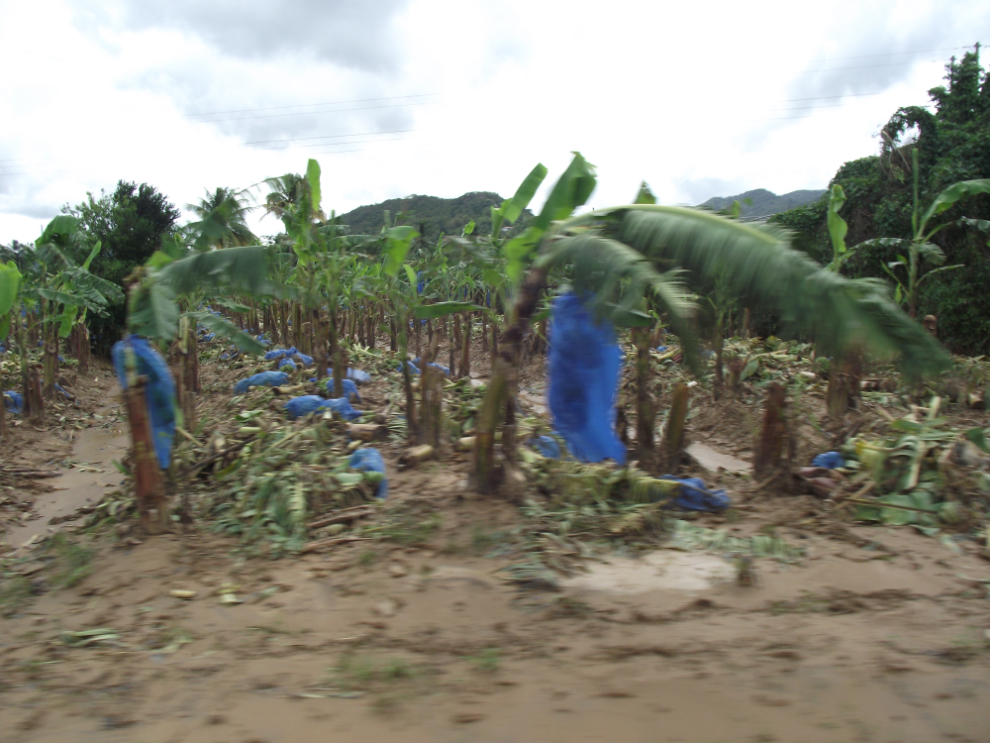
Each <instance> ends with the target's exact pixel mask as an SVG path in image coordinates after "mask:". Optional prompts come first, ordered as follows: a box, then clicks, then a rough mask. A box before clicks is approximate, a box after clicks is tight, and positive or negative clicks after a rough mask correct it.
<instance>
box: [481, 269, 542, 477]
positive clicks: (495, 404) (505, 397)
mask: <svg viewBox="0 0 990 743" xmlns="http://www.w3.org/2000/svg"><path fill="white" fill-rule="evenodd" d="M545 286H546V270H545V269H543V268H536V267H534V268H530V269H529V271H528V272H527V274H526V279H525V280H524V281H523V284H522V286H521V287H520V289H519V295H518V297H517V298H516V303H515V306H514V308H513V311H512V315H511V317H512V318H513V319H512V324H511V325H510V326H509V327H508V328H507V329H506V331H505V333H504V334H503V336H502V343H501V347H494V349H493V369H492V380H491V383H490V384H489V385H488V392H487V393H486V394H485V399H484V401H483V402H482V406H481V411H480V413H479V415H478V425H477V438H476V440H475V469H474V474H473V479H474V485H475V487H476V488H477V490H478V491H479V492H481V493H494V492H496V491H497V490H498V487H499V485H500V475H501V473H500V472H499V469H498V467H497V466H496V461H495V429H496V427H497V425H498V422H499V419H500V418H501V419H504V420H505V422H506V424H507V426H508V430H507V431H503V436H502V453H503V455H504V456H505V457H506V460H507V462H508V463H509V464H510V465H511V464H513V463H514V462H515V455H516V451H515V410H516V402H515V401H516V389H517V387H518V383H519V359H520V354H521V348H522V339H523V336H524V335H525V334H526V329H527V328H528V327H529V323H530V320H531V319H532V317H533V313H534V312H535V311H536V305H537V303H538V302H539V300H540V292H542V291H543V289H544V288H545ZM496 338H497V335H495V333H493V335H492V339H493V341H494V340H495V339H496ZM503 416H504V418H503ZM506 433H508V434H509V435H508V436H506Z"/></svg>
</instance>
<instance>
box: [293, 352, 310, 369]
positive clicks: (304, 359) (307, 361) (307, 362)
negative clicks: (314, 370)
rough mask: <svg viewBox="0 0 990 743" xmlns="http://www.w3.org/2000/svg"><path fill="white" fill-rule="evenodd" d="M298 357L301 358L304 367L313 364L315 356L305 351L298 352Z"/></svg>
mask: <svg viewBox="0 0 990 743" xmlns="http://www.w3.org/2000/svg"><path fill="white" fill-rule="evenodd" d="M296 358H297V359H299V360H300V361H301V362H302V365H303V366H304V367H306V366H312V365H313V357H312V356H307V355H306V354H304V353H297V354H296Z"/></svg>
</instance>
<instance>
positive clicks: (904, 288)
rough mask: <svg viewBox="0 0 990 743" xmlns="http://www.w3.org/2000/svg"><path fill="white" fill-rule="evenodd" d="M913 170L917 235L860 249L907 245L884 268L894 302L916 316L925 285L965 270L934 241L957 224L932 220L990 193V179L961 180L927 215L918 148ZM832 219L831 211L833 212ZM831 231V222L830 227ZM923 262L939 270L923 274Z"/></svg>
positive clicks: (913, 152)
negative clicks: (947, 259)
mask: <svg viewBox="0 0 990 743" xmlns="http://www.w3.org/2000/svg"><path fill="white" fill-rule="evenodd" d="M911 166H912V167H911V170H912V175H913V179H914V180H913V185H914V188H913V200H912V210H911V229H912V231H913V232H914V235H913V236H912V237H911V239H909V240H908V239H902V238H894V237H881V238H876V239H874V240H866V241H864V242H862V243H860V244H859V245H857V246H856V248H867V247H895V248H901V249H903V248H904V247H905V246H907V255H906V256H905V255H904V254H903V253H901V254H899V255H898V256H897V259H896V260H893V261H890V262H889V263H886V264H884V266H883V269H884V270H885V271H886V272H887V274H888V275H889V276H890V277H891V278H892V279H893V280H894V285H895V287H896V289H895V290H894V301H896V302H897V303H898V304H901V303H905V304H907V308H908V314H909V315H910V316H911V317H915V316H916V315H917V312H918V293H919V291H920V290H921V286H922V285H923V284H924V282H925V281H926V280H927V279H928V278H930V277H932V276H934V275H936V274H939V273H942V272H943V271H954V270H955V269H957V268H962V267H963V264H962V263H954V264H952V265H950V266H945V265H943V264H944V263H945V253H944V252H943V251H942V249H941V248H940V247H939V246H938V245H936V244H935V243H933V242H932V241H931V240H932V238H933V237H934V236H935V235H936V234H937V233H938V232H940V231H941V230H943V229H945V228H946V227H948V226H950V225H951V224H953V222H944V223H942V224H940V225H936V226H934V227H929V222H930V221H931V220H932V218H934V217H937V216H938V215H939V214H942V213H943V212H945V211H948V210H949V209H951V208H952V207H953V206H955V205H956V203H957V202H959V201H961V200H962V199H965V198H968V197H970V196H977V195H979V194H988V193H990V178H981V179H977V180H970V181H958V182H957V183H953V184H952V185H951V186H949V187H948V188H946V189H945V190H943V191H942V193H940V194H939V195H938V196H936V197H935V200H934V201H932V203H931V204H930V205H929V207H928V208H927V209H926V210H925V212H924V213H923V214H919V204H918V178H919V172H920V169H919V167H918V148H917V147H915V148H914V149H913V150H911ZM829 217H830V219H831V210H830V213H829ZM958 223H960V224H969V225H972V226H975V227H978V228H980V229H983V227H982V226H981V225H980V220H967V219H962V220H959V222H958ZM829 230H830V231H831V222H830V225H829ZM922 259H924V261H925V262H927V263H930V264H931V265H932V266H935V268H931V269H929V270H927V271H925V272H924V273H922V265H921V263H922Z"/></svg>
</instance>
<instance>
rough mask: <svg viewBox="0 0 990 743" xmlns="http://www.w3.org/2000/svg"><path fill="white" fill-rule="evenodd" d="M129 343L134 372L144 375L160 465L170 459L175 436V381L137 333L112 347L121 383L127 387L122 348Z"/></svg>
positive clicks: (153, 436)
mask: <svg viewBox="0 0 990 743" xmlns="http://www.w3.org/2000/svg"><path fill="white" fill-rule="evenodd" d="M128 346H129V347H130V348H131V349H132V350H133V351H134V356H135V358H136V360H137V373H138V374H140V375H141V376H144V377H147V379H148V383H147V384H146V385H145V388H144V396H145V400H146V402H147V406H148V417H149V419H150V422H151V440H152V442H153V443H154V445H155V453H156V454H157V455H158V463H159V464H160V465H161V467H162V469H165V468H166V467H168V465H169V463H170V462H171V461H172V439H173V438H174V437H175V382H174V381H173V380H172V373H171V372H170V371H169V369H168V364H166V363H165V359H163V358H162V357H161V354H159V353H158V351H156V350H155V349H154V348H152V346H151V344H150V343H148V341H146V340H144V339H143V338H139V337H138V336H136V335H132V336H130V337H129V338H128V339H127V340H123V341H119V342H118V343H115V344H114V347H113V351H112V354H113V366H114V369H115V370H116V372H117V379H118V381H119V382H120V386H121V387H123V388H124V389H125V390H126V389H127V367H126V363H125V354H124V349H125V348H126V347H128Z"/></svg>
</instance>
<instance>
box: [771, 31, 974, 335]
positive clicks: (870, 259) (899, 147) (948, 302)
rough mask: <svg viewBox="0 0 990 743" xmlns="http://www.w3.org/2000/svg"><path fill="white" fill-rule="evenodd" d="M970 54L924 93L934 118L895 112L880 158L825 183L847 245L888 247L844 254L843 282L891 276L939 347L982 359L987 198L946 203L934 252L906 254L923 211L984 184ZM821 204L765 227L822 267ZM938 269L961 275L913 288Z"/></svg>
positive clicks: (921, 111)
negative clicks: (840, 192)
mask: <svg viewBox="0 0 990 743" xmlns="http://www.w3.org/2000/svg"><path fill="white" fill-rule="evenodd" d="M979 51H980V50H979V47H977V48H976V49H974V51H972V52H967V53H966V54H964V55H963V56H962V58H961V59H955V58H953V59H952V60H951V61H950V62H949V64H948V65H946V75H945V85H941V86H938V87H936V88H932V89H931V90H930V91H928V94H929V96H930V98H931V100H932V102H933V104H934V111H932V110H929V109H930V107H924V106H907V107H904V108H900V109H898V110H897V111H896V112H895V113H894V115H893V116H891V118H890V120H889V121H888V122H887V124H886V126H884V128H883V130H882V131H881V148H880V153H879V154H878V155H874V156H871V157H865V158H860V159H858V160H853V161H851V162H847V163H845V164H843V165H842V167H840V168H839V169H838V171H837V172H836V174H835V177H834V178H833V179H832V183H831V184H830V186H831V185H833V184H834V185H840V186H841V187H842V188H843V189H844V192H845V195H846V197H847V198H846V203H845V204H844V205H843V206H842V207H841V213H842V216H843V217H844V219H845V220H846V222H848V235H847V236H846V237H845V240H846V242H847V243H848V244H849V245H852V246H855V245H858V244H860V243H864V242H866V241H871V240H876V239H877V238H891V239H888V240H886V241H884V242H883V243H879V242H878V243H876V244H874V245H873V246H872V247H871V248H870V249H868V250H858V251H856V254H855V255H850V254H846V255H845V256H844V257H843V268H842V270H843V273H845V274H846V275H849V276H852V277H874V278H880V279H885V280H886V279H888V278H889V271H888V269H893V270H894V271H895V272H896V277H897V282H898V283H900V284H903V288H902V289H901V294H902V295H905V294H906V293H910V294H911V295H912V297H911V299H912V300H914V303H915V304H916V310H917V313H918V314H919V315H922V316H923V315H927V314H934V315H937V316H938V328H939V335H940V337H941V338H942V339H943V340H944V341H945V342H946V344H947V345H948V346H949V347H950V348H951V349H952V350H954V351H957V352H959V353H973V354H977V353H986V352H987V351H990V295H988V294H987V292H986V286H985V285H986V276H987V273H988V272H990V251H988V250H987V234H986V232H987V231H990V196H987V195H979V196H976V198H971V199H967V200H965V201H964V200H962V199H961V198H959V199H955V200H953V202H952V203H951V204H949V205H948V207H947V208H946V209H945V211H944V213H943V212H941V211H940V212H939V213H938V214H933V215H932V216H933V217H937V221H934V220H933V221H932V222H931V223H930V225H929V226H930V228H938V232H937V234H934V233H932V234H929V233H930V232H931V230H929V231H928V232H926V234H928V235H929V237H931V240H929V241H927V242H929V243H930V244H931V245H932V246H933V247H934V249H928V248H926V251H927V253H926V254H917V255H915V256H914V257H912V256H911V255H910V254H909V248H910V245H911V244H912V243H913V244H915V245H916V246H920V245H921V243H922V242H926V241H919V240H918V239H917V238H918V237H919V231H918V229H917V228H918V223H919V221H920V220H921V219H922V218H923V217H924V216H925V213H924V212H923V209H924V205H927V204H933V203H935V202H936V201H937V200H938V199H939V198H940V195H941V194H943V193H948V192H949V191H948V189H950V187H952V186H953V184H956V183H960V182H972V181H978V180H981V179H987V178H990V76H988V75H987V73H986V71H984V69H983V68H982V67H981V65H980V56H979ZM915 158H917V167H915ZM968 195H971V196H972V195H975V194H974V192H972V191H971V192H970V193H969V194H968ZM829 201H830V199H829V197H827V196H826V197H823V198H822V199H821V200H820V201H818V202H817V203H815V204H809V205H806V206H802V207H798V208H796V209H792V210H790V211H787V212H782V213H781V214H777V215H774V216H773V217H771V218H770V222H775V223H778V224H782V225H784V226H786V227H788V228H790V229H792V230H795V231H797V232H798V233H799V234H800V236H799V238H798V239H797V240H796V241H795V243H794V245H795V247H797V248H799V249H801V250H803V251H805V252H807V253H809V254H810V255H811V256H812V257H813V258H815V259H816V260H819V261H821V262H828V261H829V260H831V259H832V255H833V249H832V244H831V240H830V230H829V221H830V218H829V214H830V210H829ZM940 203H941V205H946V204H947V202H946V201H945V200H943V201H941V202H940ZM939 209H941V206H940V207H939ZM832 222H833V223H834V219H833V220H832ZM981 230H982V231H983V234H981V232H980V231H981ZM893 238H896V239H893ZM850 250H851V249H850ZM919 255H920V257H921V258H922V259H923V260H922V262H921V263H919V261H918V257H919ZM943 256H944V257H943ZM902 257H903V259H904V260H903V261H902V260H901V259H902ZM930 257H934V258H935V261H934V262H932V261H931V260H930V259H929V258H930ZM943 261H944V263H945V264H946V265H952V264H962V265H965V266H966V267H967V269H968V270H955V271H941V272H939V273H937V274H933V273H932V272H928V274H926V276H927V275H931V279H930V280H929V279H928V278H925V280H924V281H921V280H920V279H921V278H922V273H921V272H922V271H923V269H924V268H926V267H927V266H926V265H925V264H926V263H929V264H932V265H937V264H939V263H941V262H943ZM912 262H913V263H914V265H915V268H914V270H913V273H914V275H915V277H914V278H915V280H914V281H913V282H912V280H911V275H910V274H911V273H912V268H911V264H912ZM891 264H895V265H893V266H892V265H891ZM912 283H913V287H912ZM912 289H913V290H916V291H912ZM903 298H904V299H905V300H906V301H909V300H908V298H907V297H906V296H904V297H903ZM775 320H776V318H774V317H773V316H771V315H768V314H766V313H764V314H763V315H762V316H761V317H759V318H757V321H758V323H759V324H761V325H763V331H764V332H773V331H775V330H776V329H775V328H774V326H773V322H774V321H775Z"/></svg>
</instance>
